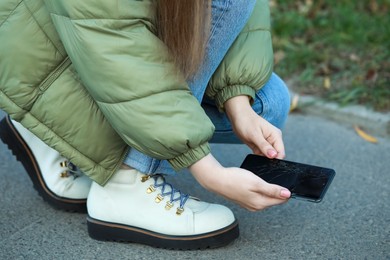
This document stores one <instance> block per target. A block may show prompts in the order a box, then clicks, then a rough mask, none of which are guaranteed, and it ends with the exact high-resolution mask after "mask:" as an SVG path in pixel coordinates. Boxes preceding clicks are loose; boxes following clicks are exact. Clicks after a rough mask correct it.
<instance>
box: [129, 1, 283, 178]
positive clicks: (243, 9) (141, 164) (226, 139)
mask: <svg viewBox="0 0 390 260" xmlns="http://www.w3.org/2000/svg"><path fill="white" fill-rule="evenodd" d="M255 3H256V0H213V1H212V24H211V33H210V37H209V40H208V44H207V50H206V57H205V60H204V62H203V64H202V66H201V67H200V69H199V71H198V72H197V73H196V74H195V76H194V77H193V78H192V79H191V80H189V82H188V85H189V87H190V90H191V92H192V93H193V95H194V96H195V97H196V98H197V99H198V101H199V102H200V103H201V105H202V107H203V109H204V110H205V111H206V114H207V115H208V116H209V117H210V119H211V121H212V122H213V123H214V125H215V133H214V136H213V138H212V139H211V140H210V142H218V143H241V142H240V140H239V139H238V138H237V137H236V136H235V135H234V133H233V131H232V126H231V124H230V122H229V120H228V118H227V116H226V114H224V113H220V112H219V111H218V109H217V108H216V106H215V105H214V103H213V102H212V101H208V100H207V99H206V98H204V93H205V90H206V87H207V84H208V82H209V80H210V78H211V76H212V75H213V74H214V72H215V70H216V69H217V67H218V65H219V64H220V63H221V61H222V60H223V58H224V56H225V54H226V52H227V51H228V50H229V48H230V46H231V45H232V43H233V42H234V40H235V39H236V37H237V36H238V34H239V33H240V31H241V30H242V28H243V27H244V26H245V24H246V22H247V20H248V19H249V17H250V15H251V13H252V11H253V8H254V5H255ZM289 107H290V97H289V93H288V90H287V87H286V85H285V83H284V82H283V81H282V80H281V79H280V78H279V77H278V76H277V75H276V74H272V76H271V78H270V80H269V81H268V83H267V84H266V85H265V86H264V87H263V88H262V89H261V90H260V91H258V92H257V93H256V99H255V102H254V104H253V109H254V111H256V112H257V113H258V114H259V115H261V116H262V117H263V118H265V119H266V120H267V121H268V122H270V123H272V124H273V125H275V126H276V127H278V128H282V127H283V125H284V123H285V121H286V119H287V114H288V111H289ZM124 163H125V164H127V165H129V166H131V167H133V168H135V169H137V170H139V171H140V172H143V173H146V174H151V173H160V174H170V175H172V174H175V171H174V170H173V168H172V167H171V166H170V164H169V163H168V162H167V161H161V160H157V159H154V158H151V157H149V156H147V155H145V154H143V153H141V152H139V151H137V150H135V149H130V152H129V154H128V156H127V157H126V158H125V160H124Z"/></svg>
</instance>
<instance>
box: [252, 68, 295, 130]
mask: <svg viewBox="0 0 390 260" xmlns="http://www.w3.org/2000/svg"><path fill="white" fill-rule="evenodd" d="M253 109H254V110H255V111H256V113H257V114H259V115H260V116H261V117H263V118H264V119H266V120H267V121H268V122H270V123H271V124H273V125H274V126H276V127H278V128H280V129H282V128H283V126H284V124H285V123H286V120H287V116H288V113H289V111H290V93H289V91H288V88H287V85H286V84H285V82H284V81H283V80H282V79H281V78H280V77H279V76H278V75H276V74H275V73H273V74H272V76H271V78H270V79H269V81H268V82H267V83H266V84H265V86H264V87H263V88H261V89H260V90H259V91H258V92H257V93H256V99H255V101H254V104H253Z"/></svg>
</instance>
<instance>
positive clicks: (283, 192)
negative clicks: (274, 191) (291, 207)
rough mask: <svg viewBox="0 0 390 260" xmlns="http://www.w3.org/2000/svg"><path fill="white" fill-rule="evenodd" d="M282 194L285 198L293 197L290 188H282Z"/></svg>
mask: <svg viewBox="0 0 390 260" xmlns="http://www.w3.org/2000/svg"><path fill="white" fill-rule="evenodd" d="M280 196H282V197H283V198H286V199H288V198H290V197H291V192H290V191H289V190H282V191H281V192H280Z"/></svg>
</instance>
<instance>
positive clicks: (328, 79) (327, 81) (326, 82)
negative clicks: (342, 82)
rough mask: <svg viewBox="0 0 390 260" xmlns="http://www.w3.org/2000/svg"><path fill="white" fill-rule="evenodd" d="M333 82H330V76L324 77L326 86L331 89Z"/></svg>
mask: <svg viewBox="0 0 390 260" xmlns="http://www.w3.org/2000/svg"><path fill="white" fill-rule="evenodd" d="M330 87H331V83H330V77H325V78H324V88H326V89H330Z"/></svg>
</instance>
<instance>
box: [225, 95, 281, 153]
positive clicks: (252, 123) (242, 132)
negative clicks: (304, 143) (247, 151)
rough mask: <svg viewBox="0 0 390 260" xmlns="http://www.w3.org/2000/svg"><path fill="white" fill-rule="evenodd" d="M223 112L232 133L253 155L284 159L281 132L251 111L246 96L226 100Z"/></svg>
mask: <svg viewBox="0 0 390 260" xmlns="http://www.w3.org/2000/svg"><path fill="white" fill-rule="evenodd" d="M225 110H226V114H227V115H228V117H229V119H230V122H231V124H232V127H233V131H234V133H235V134H236V135H237V136H238V137H239V138H240V140H241V141H242V142H244V143H245V144H246V145H248V146H249V147H250V148H251V149H252V151H253V153H254V154H259V155H264V156H266V157H268V158H278V159H283V158H284V157H285V150H284V144H283V139H282V132H281V131H280V130H279V129H278V128H276V127H275V126H273V125H272V124H270V123H269V122H268V121H266V120H265V119H264V118H262V117H261V116H259V115H258V114H257V113H256V112H255V111H254V110H253V109H252V107H251V106H250V103H249V98H248V97H247V96H237V97H233V98H231V99H229V100H227V101H226V102H225Z"/></svg>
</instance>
